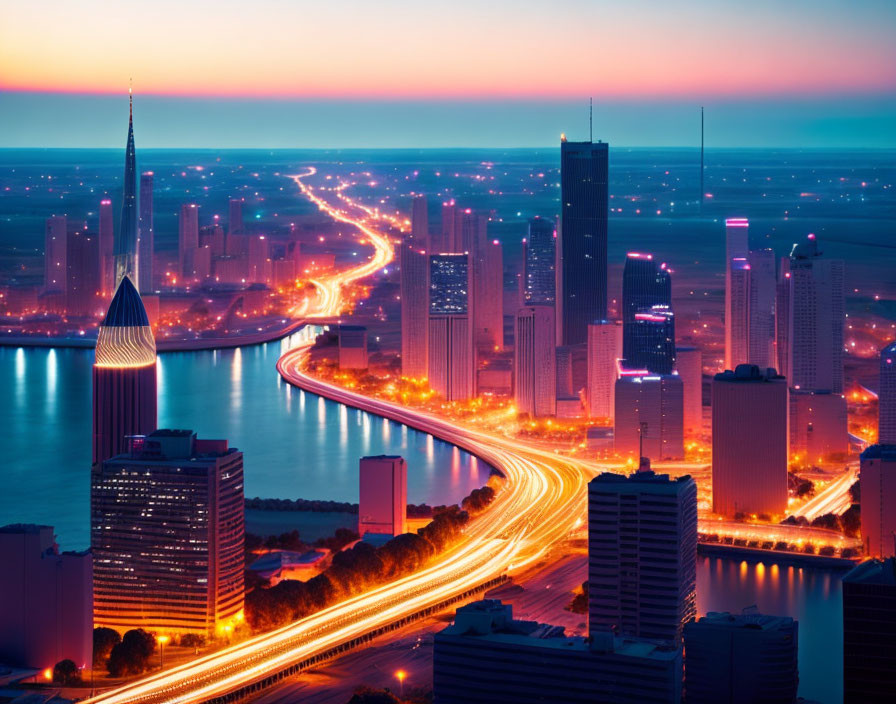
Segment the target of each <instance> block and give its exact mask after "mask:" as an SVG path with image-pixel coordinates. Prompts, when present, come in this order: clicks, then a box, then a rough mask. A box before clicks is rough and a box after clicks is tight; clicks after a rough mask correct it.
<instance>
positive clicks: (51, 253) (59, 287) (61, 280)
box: [44, 215, 68, 294]
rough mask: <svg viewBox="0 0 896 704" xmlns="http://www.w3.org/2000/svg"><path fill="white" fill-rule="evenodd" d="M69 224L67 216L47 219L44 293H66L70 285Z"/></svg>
mask: <svg viewBox="0 0 896 704" xmlns="http://www.w3.org/2000/svg"><path fill="white" fill-rule="evenodd" d="M67 228H68V223H67V220H66V217H65V215H54V216H52V217H49V218H47V224H46V230H45V236H44V291H46V292H48V293H49V292H51V291H52V292H56V293H62V294H64V293H65V287H66V285H67V283H68V261H67V257H66V247H67V246H68V233H67Z"/></svg>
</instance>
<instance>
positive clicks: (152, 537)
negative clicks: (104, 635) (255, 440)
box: [90, 430, 245, 636]
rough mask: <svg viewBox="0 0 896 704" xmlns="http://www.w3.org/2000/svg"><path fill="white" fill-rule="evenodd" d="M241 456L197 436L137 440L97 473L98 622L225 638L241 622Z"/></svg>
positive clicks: (170, 434)
mask: <svg viewBox="0 0 896 704" xmlns="http://www.w3.org/2000/svg"><path fill="white" fill-rule="evenodd" d="M243 513H244V498H243V454H242V453H241V452H239V451H238V450H236V449H234V448H228V447H227V441H226V440H199V439H197V438H196V434H195V433H194V432H192V431H190V430H156V431H154V432H152V433H150V434H149V435H146V436H145V437H144V436H140V437H133V438H131V439H130V447H129V448H128V450H127V451H126V452H125V453H123V454H119V455H116V456H115V457H113V458H111V459H108V460H106V461H105V462H103V463H102V464H99V465H96V466H94V469H93V472H92V476H91V507H90V515H91V547H92V550H93V574H94V580H93V581H94V596H93V601H94V622H95V625H97V626H106V627H109V628H114V629H115V630H117V631H119V632H124V631H127V630H129V629H132V628H145V629H146V630H148V631H155V632H158V633H163V634H168V633H170V634H183V633H196V634H200V635H203V636H214V635H220V634H222V632H223V630H224V629H225V628H226V627H227V626H228V625H229V626H231V627H232V626H234V625H236V623H238V622H239V621H240V620H241V619H242V609H243V568H244V565H243V550H244V540H245V529H244V522H243Z"/></svg>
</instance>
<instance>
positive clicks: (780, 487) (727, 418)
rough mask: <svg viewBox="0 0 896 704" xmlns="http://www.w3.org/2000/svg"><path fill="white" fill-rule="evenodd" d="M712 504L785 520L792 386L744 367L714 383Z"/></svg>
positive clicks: (722, 510)
mask: <svg viewBox="0 0 896 704" xmlns="http://www.w3.org/2000/svg"><path fill="white" fill-rule="evenodd" d="M712 450H713V451H712V506H713V512H714V513H717V514H720V515H722V516H727V517H729V518H733V517H735V516H737V515H739V514H746V515H750V514H755V515H760V514H764V515H767V516H769V517H773V516H783V514H784V512H785V510H786V508H787V382H786V380H785V379H784V377H782V376H779V375H778V374H776V373H775V372H774V370H773V369H769V370H760V369H759V367H756V366H753V365H749V364H741V365H740V366H738V368H737V369H735V370H734V371H731V370H728V371H725V372H723V373H721V374H716V376H715V378H714V379H713V382H712Z"/></svg>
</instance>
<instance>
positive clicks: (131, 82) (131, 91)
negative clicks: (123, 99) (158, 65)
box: [128, 78, 134, 120]
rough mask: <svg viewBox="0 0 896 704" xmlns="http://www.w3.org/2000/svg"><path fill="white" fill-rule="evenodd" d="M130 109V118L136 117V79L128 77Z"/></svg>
mask: <svg viewBox="0 0 896 704" xmlns="http://www.w3.org/2000/svg"><path fill="white" fill-rule="evenodd" d="M128 111H129V113H130V119H131V120H133V119H134V79H133V78H129V79H128Z"/></svg>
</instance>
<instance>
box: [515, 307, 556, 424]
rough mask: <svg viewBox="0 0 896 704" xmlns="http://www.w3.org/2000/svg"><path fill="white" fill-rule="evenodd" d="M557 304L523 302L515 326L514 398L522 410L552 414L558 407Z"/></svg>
mask: <svg viewBox="0 0 896 704" xmlns="http://www.w3.org/2000/svg"><path fill="white" fill-rule="evenodd" d="M556 334H557V326H556V322H555V320H554V307H553V306H550V305H533V306H524V307H522V308H520V309H519V311H517V314H516V325H515V328H514V353H513V379H514V399H515V401H516V407H517V410H518V411H519V412H520V413H528V414H529V415H530V416H535V417H540V416H552V415H554V414H555V413H556V411H557V374H556V370H555V363H556V346H555V345H554V340H555V337H556Z"/></svg>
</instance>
